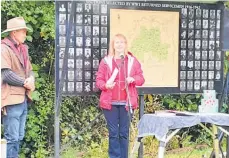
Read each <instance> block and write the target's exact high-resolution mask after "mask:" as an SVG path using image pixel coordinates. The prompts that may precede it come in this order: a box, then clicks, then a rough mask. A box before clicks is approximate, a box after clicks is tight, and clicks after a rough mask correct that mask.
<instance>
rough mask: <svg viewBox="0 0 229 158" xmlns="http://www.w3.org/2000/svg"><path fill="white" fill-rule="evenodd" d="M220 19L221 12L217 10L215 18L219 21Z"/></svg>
mask: <svg viewBox="0 0 229 158" xmlns="http://www.w3.org/2000/svg"><path fill="white" fill-rule="evenodd" d="M220 17H221V10H217V14H216V18H217V19H220Z"/></svg>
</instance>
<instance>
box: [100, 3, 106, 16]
mask: <svg viewBox="0 0 229 158" xmlns="http://www.w3.org/2000/svg"><path fill="white" fill-rule="evenodd" d="M101 13H102V14H106V13H107V5H106V4H102V5H101Z"/></svg>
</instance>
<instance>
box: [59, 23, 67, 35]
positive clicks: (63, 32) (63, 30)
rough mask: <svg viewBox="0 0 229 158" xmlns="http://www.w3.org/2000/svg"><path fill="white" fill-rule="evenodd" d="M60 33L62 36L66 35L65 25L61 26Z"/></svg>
mask: <svg viewBox="0 0 229 158" xmlns="http://www.w3.org/2000/svg"><path fill="white" fill-rule="evenodd" d="M59 33H60V35H65V34H66V29H65V25H59Z"/></svg>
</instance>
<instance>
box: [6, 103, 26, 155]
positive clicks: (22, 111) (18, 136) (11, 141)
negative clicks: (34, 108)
mask: <svg viewBox="0 0 229 158" xmlns="http://www.w3.org/2000/svg"><path fill="white" fill-rule="evenodd" d="M27 108H28V106H27V101H25V102H23V103H21V104H15V105H8V106H6V112H7V115H5V116H3V118H2V119H3V126H4V137H5V139H6V140H7V158H18V157H19V156H18V154H19V145H20V141H21V140H22V139H23V137H24V135H25V122H26V116H27Z"/></svg>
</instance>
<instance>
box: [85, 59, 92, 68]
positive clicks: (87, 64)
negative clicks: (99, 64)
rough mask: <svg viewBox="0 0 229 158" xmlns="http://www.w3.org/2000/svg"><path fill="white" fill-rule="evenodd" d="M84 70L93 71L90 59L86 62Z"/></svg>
mask: <svg viewBox="0 0 229 158" xmlns="http://www.w3.org/2000/svg"><path fill="white" fill-rule="evenodd" d="M84 68H85V69H91V60H90V59H85V60H84Z"/></svg>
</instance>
